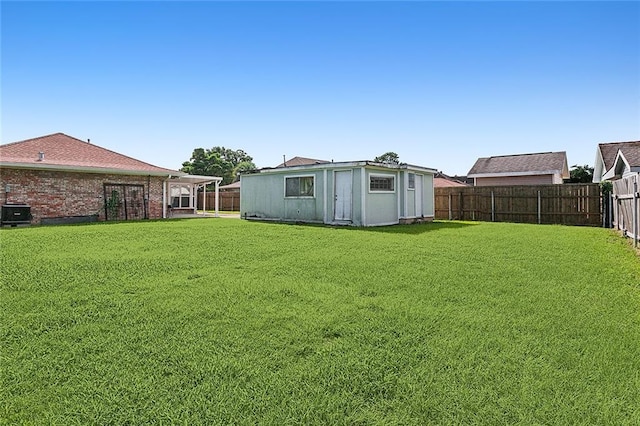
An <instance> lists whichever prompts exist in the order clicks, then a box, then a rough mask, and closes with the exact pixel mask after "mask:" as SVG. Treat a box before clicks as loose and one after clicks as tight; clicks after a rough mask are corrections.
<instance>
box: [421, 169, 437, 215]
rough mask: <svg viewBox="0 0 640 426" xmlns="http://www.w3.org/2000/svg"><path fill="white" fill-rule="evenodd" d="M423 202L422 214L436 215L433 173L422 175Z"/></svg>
mask: <svg viewBox="0 0 640 426" xmlns="http://www.w3.org/2000/svg"><path fill="white" fill-rule="evenodd" d="M422 193H423V194H422V195H423V198H422V202H423V203H424V209H423V211H422V214H423V216H424V217H434V216H435V207H434V206H435V195H434V190H433V175H422Z"/></svg>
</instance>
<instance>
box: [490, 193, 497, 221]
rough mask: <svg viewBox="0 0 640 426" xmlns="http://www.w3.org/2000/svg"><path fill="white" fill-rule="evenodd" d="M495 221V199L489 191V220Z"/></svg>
mask: <svg viewBox="0 0 640 426" xmlns="http://www.w3.org/2000/svg"><path fill="white" fill-rule="evenodd" d="M495 221H496V199H495V197H494V195H493V191H491V222H495Z"/></svg>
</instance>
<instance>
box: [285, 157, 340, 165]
mask: <svg viewBox="0 0 640 426" xmlns="http://www.w3.org/2000/svg"><path fill="white" fill-rule="evenodd" d="M285 161H286V163H280V164H278V165H277V166H276V168H279V167H292V166H307V165H309V164H325V163H329V161H325V160H316V159H314V158H305V157H293V158H291V159H290V160H285Z"/></svg>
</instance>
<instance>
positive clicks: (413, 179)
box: [409, 173, 416, 189]
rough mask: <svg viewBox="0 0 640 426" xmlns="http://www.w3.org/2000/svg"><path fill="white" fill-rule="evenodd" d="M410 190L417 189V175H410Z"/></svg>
mask: <svg viewBox="0 0 640 426" xmlns="http://www.w3.org/2000/svg"><path fill="white" fill-rule="evenodd" d="M409 189H416V174H415V173H409Z"/></svg>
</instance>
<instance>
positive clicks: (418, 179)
mask: <svg viewBox="0 0 640 426" xmlns="http://www.w3.org/2000/svg"><path fill="white" fill-rule="evenodd" d="M414 192H415V194H416V217H422V215H423V214H424V213H423V211H422V194H423V192H422V175H416V189H415V191H414Z"/></svg>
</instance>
